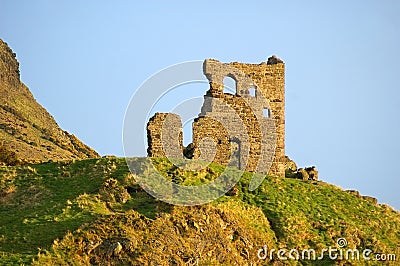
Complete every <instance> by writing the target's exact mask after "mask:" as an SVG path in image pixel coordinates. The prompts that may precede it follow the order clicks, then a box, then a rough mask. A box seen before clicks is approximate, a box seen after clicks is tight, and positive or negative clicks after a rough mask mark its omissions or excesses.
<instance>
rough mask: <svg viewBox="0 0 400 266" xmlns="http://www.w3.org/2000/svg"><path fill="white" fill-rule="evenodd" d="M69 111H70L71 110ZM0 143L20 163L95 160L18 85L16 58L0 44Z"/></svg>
mask: <svg viewBox="0 0 400 266" xmlns="http://www.w3.org/2000/svg"><path fill="white" fill-rule="evenodd" d="M71 108H72V107H71ZM0 141H1V143H2V144H3V146H4V147H5V148H6V149H7V150H9V151H11V152H15V154H16V155H17V157H18V158H19V159H20V160H22V161H29V162H39V161H48V160H63V159H81V158H82V159H83V158H90V157H98V156H99V155H98V154H97V153H96V152H95V151H94V150H93V149H91V148H90V147H88V146H87V145H85V144H83V143H82V142H81V141H80V140H79V139H78V138H77V137H76V136H74V135H73V134H70V133H68V132H67V131H64V130H62V129H61V128H60V127H59V126H58V124H57V122H56V121H55V120H54V118H53V117H52V116H51V115H50V114H49V113H48V112H47V111H46V109H44V108H43V107H42V106H41V105H40V104H39V103H38V102H37V101H36V100H35V98H34V97H33V95H32V93H31V92H30V91H29V89H28V88H27V87H26V86H25V85H24V84H23V83H22V82H21V81H20V73H19V63H18V61H17V59H16V54H15V53H13V51H12V50H11V49H10V47H8V45H7V44H6V43H5V42H4V41H2V40H0Z"/></svg>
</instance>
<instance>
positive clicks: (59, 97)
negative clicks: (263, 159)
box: [0, 0, 400, 209]
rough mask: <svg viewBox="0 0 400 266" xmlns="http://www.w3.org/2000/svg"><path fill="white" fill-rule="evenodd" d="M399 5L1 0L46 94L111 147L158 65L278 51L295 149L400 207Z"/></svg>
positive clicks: (1, 34) (57, 111) (5, 33)
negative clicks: (135, 98)
mask: <svg viewBox="0 0 400 266" xmlns="http://www.w3.org/2000/svg"><path fill="white" fill-rule="evenodd" d="M246 2H247V3H246ZM300 2H301V3H300ZM399 14H400V2H399V1H395V0H393V1H387V0H382V1H237V2H235V1H197V2H196V3H195V4H193V3H189V1H140V2H139V1H14V0H12V1H11V0H10V1H4V0H2V1H1V2H0V38H2V39H3V40H5V41H6V42H7V43H8V44H9V45H10V46H11V48H12V49H13V50H14V52H16V53H17V57H18V60H19V61H20V63H21V75H22V80H23V82H24V83H25V84H26V85H28V87H29V88H30V89H31V91H32V92H33V94H34V96H35V97H36V99H37V100H38V101H39V103H41V104H42V105H43V106H44V107H45V108H47V110H48V111H49V112H50V113H51V114H52V115H53V116H54V117H55V118H56V120H57V121H58V123H59V124H60V126H61V127H62V128H64V129H66V130H68V131H70V132H72V133H74V134H76V135H77V136H78V137H79V138H80V139H82V140H83V141H84V142H85V143H87V144H88V145H90V146H92V147H94V148H95V149H96V150H97V151H98V152H100V153H101V154H102V155H105V154H116V155H120V156H122V155H123V149H122V137H121V135H122V122H123V118H124V112H125V109H126V107H127V105H128V102H129V99H130V97H131V96H132V94H133V93H134V91H135V90H136V89H137V88H138V87H139V86H140V84H141V83H142V82H143V81H144V80H146V79H147V78H148V77H149V76H150V75H152V74H154V73H155V72H157V71H159V70H160V69H162V68H165V67H167V66H169V65H172V64H176V63H180V62H183V61H188V60H203V59H206V58H216V59H218V60H220V61H223V62H230V61H240V62H248V63H259V62H261V61H264V60H266V59H267V58H268V57H269V56H270V55H272V54H276V55H278V56H279V57H280V58H282V59H283V60H284V61H285V63H286V153H287V154H288V155H289V156H290V157H291V158H292V159H294V160H295V161H296V162H297V163H298V165H299V166H307V165H316V166H317V168H318V169H319V171H320V177H321V179H323V180H325V181H327V182H330V183H333V184H336V185H338V186H340V187H342V188H346V189H347V188H351V189H357V190H359V191H360V192H361V193H362V194H365V195H372V196H375V197H377V198H378V199H379V201H380V202H386V203H389V204H390V205H392V206H394V207H396V208H397V209H400V193H399V190H400V186H399V184H400V179H399V175H400V171H399V169H398V166H399V165H400V164H399V160H400V156H399V153H400V141H399V136H400V125H399V121H400V119H399V114H400V91H399V87H400V86H399V74H400V71H399V70H400V65H399V62H400V50H399V47H400V16H399ZM206 89H207V88H205V90H206ZM205 90H204V91H205Z"/></svg>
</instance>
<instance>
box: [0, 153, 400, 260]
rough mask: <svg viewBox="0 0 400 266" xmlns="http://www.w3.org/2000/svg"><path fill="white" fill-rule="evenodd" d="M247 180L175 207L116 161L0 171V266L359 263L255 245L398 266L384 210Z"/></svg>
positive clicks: (393, 225)
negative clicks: (358, 255) (291, 255)
mask: <svg viewBox="0 0 400 266" xmlns="http://www.w3.org/2000/svg"><path fill="white" fill-rule="evenodd" d="M137 160H141V159H137ZM157 163H158V167H159V168H160V169H161V170H163V172H165V173H166V175H167V178H171V179H172V180H175V181H176V180H178V181H177V182H183V183H184V182H187V180H188V179H195V178H196V177H200V178H202V179H203V181H204V180H210V179H213V178H215V176H216V175H218V173H219V172H220V167H219V166H211V167H210V168H207V169H205V170H203V171H202V172H201V173H200V174H199V175H193V176H186V177H183V178H178V177H177V175H179V174H181V173H179V171H176V169H175V168H174V167H172V166H171V165H169V164H168V163H166V162H165V161H164V160H158V162H157ZM142 174H145V173H142ZM249 179H250V175H248V174H245V175H244V176H243V178H242V179H241V181H240V182H239V183H238V184H237V185H236V188H235V190H233V191H232V192H231V193H229V195H232V196H224V197H222V198H220V199H219V200H217V201H215V202H213V203H210V204H207V205H203V206H195V207H178V206H172V205H168V204H166V203H163V202H160V201H157V200H155V199H154V198H152V197H151V196H149V195H148V194H147V193H146V192H144V191H143V190H142V189H141V188H140V187H139V186H138V185H137V184H136V182H135V177H134V176H133V175H132V174H131V173H130V172H129V170H128V168H127V166H126V163H125V160H124V159H118V158H102V159H88V160H82V161H67V162H58V163H55V162H54V163H43V164H37V165H29V166H22V167H0V265H8V264H10V265H13V264H14V265H19V264H21V263H25V264H31V263H33V264H36V265H88V264H94V265H146V264H149V265H185V264H186V265H251V263H252V264H253V265H263V264H276V265H281V264H306V265H307V264H312V265H335V264H344V263H348V264H350V265H351V264H356V265H365V264H366V263H367V262H365V261H360V262H359V261H356V260H348V261H339V260H330V259H329V258H325V260H323V261H307V260H300V261H294V260H287V261H281V260H279V259H278V258H277V257H276V254H275V255H274V258H273V260H272V261H270V260H260V259H259V258H258V257H257V252H258V250H259V249H260V248H262V247H263V246H264V245H267V246H268V248H269V249H272V248H275V249H278V248H285V249H287V250H290V249H292V248H296V249H298V250H304V249H309V248H313V249H315V250H316V251H317V252H318V251H321V250H322V249H323V248H328V247H329V246H333V247H336V241H337V239H338V238H345V239H346V240H347V242H348V245H347V247H348V248H356V249H358V250H360V251H362V250H363V249H366V248H368V249H371V250H372V251H373V252H374V253H390V254H396V255H397V263H398V262H399V261H398V260H399V259H400V258H399V257H400V214H399V212H397V211H395V210H393V209H392V208H390V207H388V206H385V205H376V204H374V203H372V202H370V201H367V200H364V199H362V198H360V197H357V196H356V195H353V194H350V193H347V192H344V191H342V190H341V189H340V188H337V187H335V186H333V185H328V184H325V183H323V182H315V181H302V180H297V179H287V178H274V177H267V178H266V179H265V181H264V182H263V183H262V185H261V186H260V187H259V188H258V189H257V190H255V191H253V192H249V191H248V189H247V187H248V183H249ZM192 181H193V180H191V182H189V183H195V182H194V181H193V182H192ZM347 247H346V248H347ZM150 262H151V263H150ZM380 263H382V262H374V261H369V262H368V264H371V265H380ZM395 263H396V262H392V264H393V265H396V264H395Z"/></svg>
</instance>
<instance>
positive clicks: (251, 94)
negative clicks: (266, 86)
mask: <svg viewBox="0 0 400 266" xmlns="http://www.w3.org/2000/svg"><path fill="white" fill-rule="evenodd" d="M249 95H250V96H251V97H256V87H251V88H249Z"/></svg>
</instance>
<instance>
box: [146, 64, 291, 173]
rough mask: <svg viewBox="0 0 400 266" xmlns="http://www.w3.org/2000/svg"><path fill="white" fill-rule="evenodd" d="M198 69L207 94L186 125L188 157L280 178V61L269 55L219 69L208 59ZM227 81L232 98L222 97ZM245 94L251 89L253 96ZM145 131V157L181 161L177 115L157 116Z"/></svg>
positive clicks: (282, 148) (282, 131) (282, 144)
mask: <svg viewBox="0 0 400 266" xmlns="http://www.w3.org/2000/svg"><path fill="white" fill-rule="evenodd" d="M203 68H204V69H203V71H204V74H205V75H206V77H207V79H208V80H209V81H210V89H209V90H208V91H207V93H206V95H205V96H204V103H203V107H202V110H201V113H200V114H199V117H198V118H197V119H195V121H194V122H193V125H192V126H193V142H192V144H191V148H192V149H193V158H194V159H201V160H205V161H214V162H216V163H219V164H222V165H228V163H229V162H230V165H231V166H236V167H238V168H239V169H242V170H247V171H251V172H257V173H263V174H269V175H273V176H281V177H284V176H285V170H284V158H285V109H284V105H285V101H284V64H283V62H282V61H281V60H280V59H278V58H277V57H275V56H273V57H270V58H269V59H268V62H267V63H265V62H263V63H261V64H243V63H237V62H234V63H229V64H223V63H220V62H219V61H217V60H213V59H208V60H205V61H204V64H203ZM227 76H228V77H231V78H233V79H234V80H235V81H236V94H235V95H232V94H228V93H224V92H223V89H224V85H223V79H224V77H227ZM250 89H253V90H255V94H254V95H251V93H250ZM147 130H148V145H149V148H148V155H149V156H152V157H170V158H171V157H174V158H183V149H184V147H183V145H182V123H181V120H180V118H179V116H178V115H169V114H160V113H157V114H155V116H153V117H152V118H151V119H150V121H149V123H148V126H147ZM163 143H164V145H163ZM166 155H167V156H166ZM268 169H269V170H268Z"/></svg>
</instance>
